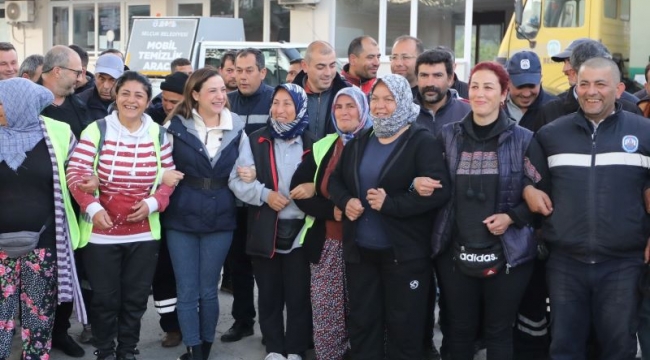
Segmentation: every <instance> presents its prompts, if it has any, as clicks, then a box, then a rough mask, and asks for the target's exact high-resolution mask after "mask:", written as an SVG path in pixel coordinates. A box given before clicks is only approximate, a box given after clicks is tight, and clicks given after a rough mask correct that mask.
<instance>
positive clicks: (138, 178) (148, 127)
mask: <svg viewBox="0 0 650 360" xmlns="http://www.w3.org/2000/svg"><path fill="white" fill-rule="evenodd" d="M115 88H116V93H117V97H116V105H117V106H116V110H115V111H113V112H112V113H111V114H109V115H108V116H106V117H105V118H104V119H101V120H98V121H97V122H96V123H95V124H97V125H95V124H91V125H90V126H88V128H87V129H86V130H84V132H83V133H82V134H81V139H80V141H79V144H78V145H77V147H76V149H75V151H74V153H73V155H72V157H71V159H70V162H69V165H68V169H67V179H68V187H69V188H70V191H71V193H72V195H73V196H74V198H75V200H76V201H77V202H78V203H79V205H80V206H81V210H82V213H84V216H85V217H86V219H87V220H86V222H85V223H84V220H81V224H80V227H81V228H82V230H81V231H82V235H81V244H80V246H84V244H85V242H87V243H88V246H86V248H85V249H84V252H83V255H82V256H83V261H84V264H86V272H87V276H88V280H89V281H90V286H91V287H92V289H93V291H94V295H93V299H92V304H91V308H92V311H91V314H92V315H91V324H92V332H93V337H94V338H95V341H94V345H95V347H96V348H97V350H98V351H97V353H96V354H97V359H98V360H99V359H108V360H113V359H115V358H116V356H117V359H124V360H127V359H129V360H130V359H135V356H134V354H135V352H136V346H137V344H138V340H139V337H140V320H141V318H142V315H143V314H144V312H145V311H146V309H147V299H148V295H149V291H150V288H151V283H152V280H153V275H154V272H155V267H156V258H157V256H158V241H156V240H158V239H160V222H159V221H158V212H160V211H163V210H164V209H165V208H166V207H167V205H168V204H169V196H170V195H171V192H172V191H173V188H172V187H169V186H166V185H163V184H160V180H161V179H162V172H164V171H165V170H171V169H174V163H173V160H172V156H171V147H170V144H169V141H168V139H167V136H166V135H165V133H164V129H162V128H160V127H159V126H158V125H157V124H156V123H155V122H154V121H153V120H152V119H151V118H150V117H149V115H146V114H145V113H144V111H145V110H146V108H147V104H148V103H149V101H150V100H151V84H150V83H149V81H148V80H147V78H145V77H144V76H142V75H140V74H138V73H137V72H134V71H127V72H125V73H124V74H123V75H122V76H121V77H120V78H119V79H118V80H117V82H116V84H115ZM102 122H104V123H103V124H102ZM161 132H162V134H161ZM88 175H95V176H97V177H98V178H99V191H98V195H97V196H94V195H92V194H87V193H85V192H84V191H82V190H81V189H79V187H78V186H77V185H78V184H80V183H82V181H83V178H84V176H88ZM159 184H160V186H158V185H159ZM90 219H92V224H90V221H89V220H90ZM84 225H86V226H85V228H87V230H86V232H85V233H84V230H83V229H84ZM115 319H117V321H115ZM118 328H119V331H118ZM116 337H117V348H115V343H114V339H115V338H116Z"/></svg>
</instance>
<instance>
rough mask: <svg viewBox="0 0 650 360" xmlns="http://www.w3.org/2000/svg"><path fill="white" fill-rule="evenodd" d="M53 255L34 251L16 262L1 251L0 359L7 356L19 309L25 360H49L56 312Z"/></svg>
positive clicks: (45, 250)
mask: <svg viewBox="0 0 650 360" xmlns="http://www.w3.org/2000/svg"><path fill="white" fill-rule="evenodd" d="M56 281H57V278H56V254H55V253H54V252H53V251H52V250H50V249H45V248H38V249H34V250H33V251H32V252H30V253H29V254H27V255H23V256H21V257H20V258H18V259H11V258H9V257H7V254H6V253H5V252H3V251H0V360H5V359H7V358H8V357H9V352H10V351H11V340H12V338H13V335H14V330H15V327H16V324H15V322H14V318H15V316H16V314H17V313H18V309H19V308H20V323H21V326H22V334H21V335H22V340H23V347H22V348H23V353H22V359H25V360H36V359H40V360H48V359H49V352H50V348H51V346H52V343H51V342H52V326H53V323H54V310H55V309H56V299H57V297H56Z"/></svg>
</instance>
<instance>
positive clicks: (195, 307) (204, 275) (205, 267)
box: [167, 230, 232, 346]
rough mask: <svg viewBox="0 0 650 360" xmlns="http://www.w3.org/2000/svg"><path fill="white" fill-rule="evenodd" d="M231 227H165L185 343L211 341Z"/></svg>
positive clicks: (217, 316) (217, 314)
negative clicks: (199, 231)
mask: <svg viewBox="0 0 650 360" xmlns="http://www.w3.org/2000/svg"><path fill="white" fill-rule="evenodd" d="M231 242H232V231H222V232H215V233H209V234H196V233H188V232H182V231H176V230H167V246H168V248H169V255H170V256H171V259H172V266H173V267H174V275H175V276H176V289H177V292H178V297H177V299H178V300H177V303H176V310H177V311H178V322H179V324H180V326H181V332H182V333H183V343H185V345H186V346H195V345H200V344H201V343H202V342H204V341H207V342H213V341H214V336H215V331H216V328H217V321H218V320H219V298H218V294H217V291H218V286H219V279H220V276H221V267H222V266H223V262H224V260H225V259H226V255H227V254H228V249H229V248H230V243H231Z"/></svg>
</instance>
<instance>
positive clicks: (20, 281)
mask: <svg viewBox="0 0 650 360" xmlns="http://www.w3.org/2000/svg"><path fill="white" fill-rule="evenodd" d="M53 100H54V95H52V93H51V92H50V91H49V90H47V89H46V88H44V87H42V86H40V85H37V84H35V83H33V82H31V81H29V80H27V79H23V78H14V79H9V80H3V81H0V103H2V105H0V359H7V358H8V357H9V352H10V351H11V340H12V338H13V333H14V330H15V327H16V323H15V322H14V318H15V316H16V314H17V313H18V309H20V314H19V316H18V318H19V319H20V325H21V327H22V339H23V346H22V357H21V358H22V359H47V358H48V356H49V355H48V354H49V352H50V348H51V337H52V326H53V321H54V312H55V308H56V304H57V303H58V302H66V301H67V302H70V301H73V300H74V302H75V306H76V307H77V315H78V317H79V320H80V321H86V319H85V318H86V312H85V308H84V304H83V301H82V299H81V289H80V287H79V283H78V282H77V276H76V274H75V265H74V256H73V252H72V251H73V249H74V248H76V247H77V245H78V243H79V228H78V226H77V219H76V216H75V213H74V210H73V208H72V198H71V197H70V194H69V192H68V187H67V182H66V177H65V171H64V165H65V162H66V160H67V159H68V157H69V155H70V153H71V150H72V149H73V148H74V145H75V144H76V140H75V138H74V135H73V134H72V131H71V130H70V126H68V125H67V124H65V123H62V122H59V121H55V120H52V119H49V118H46V117H41V116H39V114H40V113H41V111H42V110H43V109H44V108H45V107H46V106H48V105H49V104H51V103H52V101H53ZM17 232H23V233H22V234H17ZM25 232H31V234H28V233H25ZM26 235H31V236H33V237H32V238H31V239H33V241H32V243H31V246H30V245H27V246H26V247H24V248H22V249H21V248H17V247H12V246H11V244H10V243H9V242H11V240H12V239H13V240H14V241H15V240H17V239H19V238H21V239H26V237H25V236H26ZM34 246H35V247H34Z"/></svg>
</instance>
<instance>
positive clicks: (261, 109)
mask: <svg viewBox="0 0 650 360" xmlns="http://www.w3.org/2000/svg"><path fill="white" fill-rule="evenodd" d="M235 72H236V77H237V91H232V92H229V93H228V102H229V103H230V111H232V112H234V113H236V114H237V115H239V117H240V118H241V119H242V120H244V123H245V124H246V125H245V131H246V134H252V133H253V132H254V131H255V130H258V129H260V128H262V127H263V126H264V125H266V122H267V120H268V118H269V111H270V109H271V101H272V97H273V88H272V87H270V86H268V85H266V84H264V78H265V77H266V65H265V59H264V54H263V53H262V52H261V51H259V50H258V49H253V48H248V49H243V50H240V51H239V52H238V53H237V56H236V57H235ZM247 214H248V208H247V207H246V206H244V205H240V206H239V207H238V208H237V229H235V232H234V233H233V239H232V245H231V246H230V251H229V252H228V259H227V260H226V261H228V263H229V266H230V273H231V278H232V291H233V303H232V316H233V318H234V319H235V323H234V324H233V325H232V327H231V328H230V329H229V330H228V331H226V333H225V334H223V335H222V336H221V341H223V342H233V341H239V340H241V338H243V337H245V336H251V335H253V325H254V324H255V315H256V313H255V303H254V295H253V288H254V285H255V283H254V278H253V266H252V263H251V258H250V256H248V255H246V238H247V229H246V228H247Z"/></svg>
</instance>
